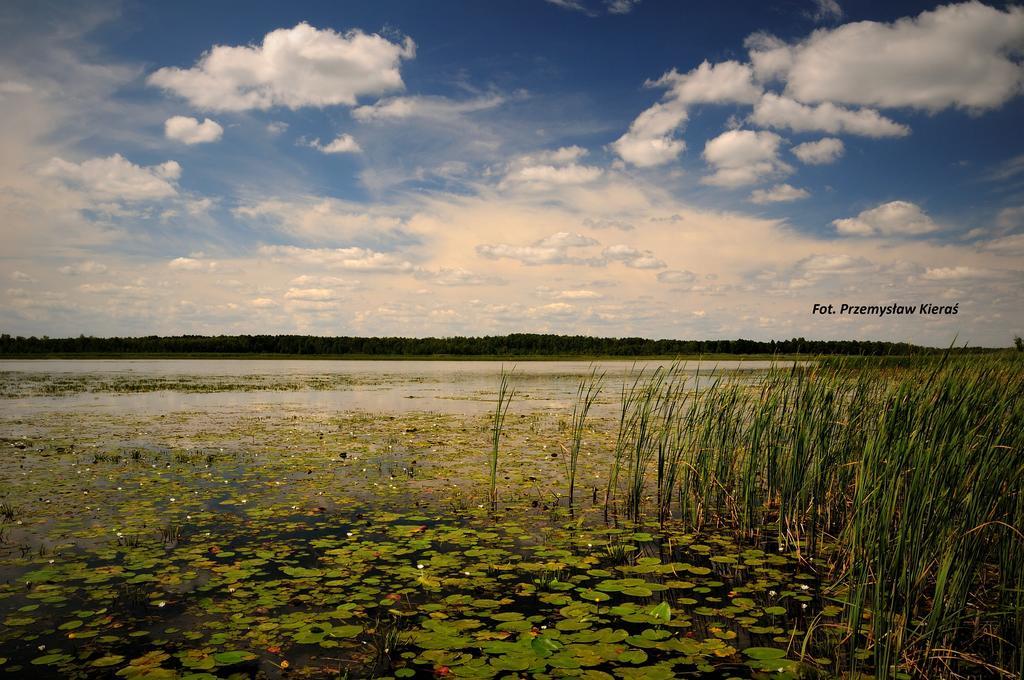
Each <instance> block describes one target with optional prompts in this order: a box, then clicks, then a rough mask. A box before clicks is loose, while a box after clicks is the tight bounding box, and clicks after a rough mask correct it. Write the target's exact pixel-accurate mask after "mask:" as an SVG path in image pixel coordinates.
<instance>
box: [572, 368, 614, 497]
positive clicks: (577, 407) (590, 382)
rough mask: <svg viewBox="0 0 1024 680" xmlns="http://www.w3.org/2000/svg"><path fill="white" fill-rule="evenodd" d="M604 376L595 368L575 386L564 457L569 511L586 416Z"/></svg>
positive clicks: (598, 393)
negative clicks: (567, 444) (568, 441)
mask: <svg viewBox="0 0 1024 680" xmlns="http://www.w3.org/2000/svg"><path fill="white" fill-rule="evenodd" d="M604 376H605V374H604V373H603V372H602V373H600V374H598V372H597V369H596V368H592V369H591V370H590V375H589V376H587V377H585V378H581V379H580V381H579V383H578V384H577V386H576V401H575V402H574V403H573V407H572V421H571V423H570V426H569V436H570V443H569V448H568V452H567V453H568V455H567V456H566V459H565V461H566V476H567V477H568V480H569V511H570V512H572V511H573V507H574V506H573V503H574V501H575V498H576V472H577V470H578V469H579V459H580V452H581V451H582V449H583V434H584V431H585V428H586V424H587V415H588V414H589V413H590V409H591V407H592V406H593V405H594V402H596V401H597V398H598V397H599V396H600V395H601V390H602V389H603V388H604Z"/></svg>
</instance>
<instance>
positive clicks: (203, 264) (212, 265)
mask: <svg viewBox="0 0 1024 680" xmlns="http://www.w3.org/2000/svg"><path fill="white" fill-rule="evenodd" d="M167 266H168V267H170V268H171V269H176V270H178V271H183V272H212V271H216V270H217V269H218V267H219V265H218V264H217V263H216V262H214V261H212V260H204V259H202V258H200V257H176V258H174V259H173V260H171V261H170V262H168V263H167Z"/></svg>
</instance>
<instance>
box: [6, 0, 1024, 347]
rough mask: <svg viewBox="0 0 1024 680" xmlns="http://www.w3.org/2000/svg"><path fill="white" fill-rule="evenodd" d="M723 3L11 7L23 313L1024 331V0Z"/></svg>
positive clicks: (763, 332)
mask: <svg viewBox="0 0 1024 680" xmlns="http://www.w3.org/2000/svg"><path fill="white" fill-rule="evenodd" d="M700 5H701V6H698V4H697V3H678V2H657V1H655V0H641V1H639V2H628V1H626V0H617V1H612V0H609V1H604V0H578V1H577V0H557V1H555V0H514V1H513V0H509V1H507V2H444V3H415V2H381V1H376V2H345V3H337V2H324V3H288V4H283V3H247V4H246V6H245V10H244V11H240V10H239V6H237V5H233V4H231V3H189V2H182V3H81V4H79V5H76V4H74V3H67V2H61V3H18V2H15V3H7V4H6V5H5V7H4V8H3V9H2V10H0V33H2V34H3V35H4V36H5V40H4V41H2V46H0V115H2V116H3V118H4V120H5V121H6V123H5V125H4V129H3V131H0V150H2V152H3V153H2V156H0V230H2V232H3V234H2V235H3V237H4V241H5V242H6V243H7V247H6V248H4V252H3V254H2V255H0V279H2V281H0V329H2V330H3V331H4V332H9V333H16V334H50V335H65V334H78V333H91V334H101V335H113V334H131V335H138V334H148V333H221V332H223V333H235V332H302V333H316V334H360V335H373V334H400V335H419V336H422V335H452V334H471V335H479V334H487V333H504V332H510V331H537V332H565V333H588V334H597V335H611V336H619V335H643V336H649V337H686V338H690V337H696V338H719V337H752V338H763V339H768V338H784V337H793V336H805V337H813V338H847V337H855V338H878V339H893V340H908V341H912V342H921V343H928V344H939V345H941V344H947V343H948V342H950V341H951V340H952V339H953V337H958V338H959V340H960V341H961V342H970V343H973V344H984V345H1005V344H1008V343H1009V342H1010V341H1011V340H1012V337H1013V335H1014V334H1016V333H1021V332H1024V328H1022V319H1024V306H1022V302H1021V300H1022V296H1021V292H1022V288H1024V286H1022V284H1024V276H1022V272H1024V143H1022V142H1021V135H1020V133H1019V131H1018V128H1019V121H1020V120H1021V119H1022V118H1024V116H1022V113H1024V97H1021V91H1022V83H1024V67H1022V61H1021V60H1022V56H1024V10H1022V9H1021V8H1020V7H1018V6H1014V5H1012V4H1005V3H992V4H982V3H977V2H968V3H958V4H949V5H939V4H934V3H897V2H886V3H869V2H859V3H854V2H842V3H837V2H834V1H833V0H791V1H789V2H778V3H759V2H733V3H725V2H723V3H701V4H700ZM703 5H707V6H703ZM893 301H896V302H901V303H908V304H911V303H913V304H920V303H926V302H927V303H936V304H941V305H952V304H958V314H957V315H956V316H938V317H928V318H921V317H909V318H891V317H887V318H870V319H864V318H850V317H842V316H834V317H821V316H815V315H812V314H811V307H812V305H813V303H815V302H823V303H843V302H848V303H852V304H882V303H888V302H893Z"/></svg>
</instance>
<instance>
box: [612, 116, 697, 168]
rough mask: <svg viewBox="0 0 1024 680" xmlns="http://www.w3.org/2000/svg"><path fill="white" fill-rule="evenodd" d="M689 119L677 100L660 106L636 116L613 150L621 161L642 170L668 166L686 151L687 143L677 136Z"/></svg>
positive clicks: (615, 142)
mask: <svg viewBox="0 0 1024 680" xmlns="http://www.w3.org/2000/svg"><path fill="white" fill-rule="evenodd" d="M687 117H688V114H687V112H686V106H685V105H683V104H681V103H679V102H677V101H674V100H673V101H669V102H659V103H657V104H655V105H654V106H652V107H651V108H649V109H647V110H646V111H644V112H642V113H641V114H640V115H639V116H637V117H636V120H634V121H633V122H632V123H630V125H629V130H627V131H626V133H625V134H624V135H622V136H621V137H619V138H618V139H617V140H615V141H614V142H612V144H611V148H612V150H613V151H614V152H615V153H616V154H618V156H619V158H621V159H622V160H624V161H626V162H627V163H630V164H632V165H635V166H637V167H640V168H649V167H653V166H656V165H663V164H665V163H668V162H669V161H672V160H675V159H676V157H677V156H679V154H681V153H682V152H683V151H684V150H685V149H686V142H684V141H683V140H681V139H678V138H677V137H675V136H674V135H675V132H676V130H677V129H678V128H680V127H682V125H683V124H684V123H685V122H686V119H687Z"/></svg>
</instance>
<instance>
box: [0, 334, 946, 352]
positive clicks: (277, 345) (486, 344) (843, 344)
mask: <svg viewBox="0 0 1024 680" xmlns="http://www.w3.org/2000/svg"><path fill="white" fill-rule="evenodd" d="M939 351H941V350H939V349H936V348H931V347H920V346H917V345H911V344H907V343H902V342H876V341H868V340H805V339H804V338H793V339H792V340H781V341H775V340H773V341H771V342H761V341H757V340H743V339H740V340H651V339H647V338H598V337H592V336H586V335H544V334H534V333H514V334H511V335H494V336H484V337H477V338H470V337H451V338H359V337H347V336H340V337H321V336H313V335H217V336H203V335H181V336H173V337H160V336H155V335H154V336H147V337H139V338H96V337H89V336H84V335H83V336H79V337H77V338H50V337H46V336H43V337H40V338H37V337H27V338H26V337H21V336H11V335H8V334H3V335H0V356H2V355H21V356H26V355H67V354H190V355H204V354H206V355H209V354H232V355H240V354H262V355H273V354H280V355H304V356H317V355H324V356H345V355H352V356H392V357H394V356H402V357H425V356H493V357H505V356H508V357H543V356H584V357H586V356H613V357H619V356H621V357H631V356H676V355H699V354H810V355H840V354H845V355H861V356H888V355H909V354H931V353H935V352H939Z"/></svg>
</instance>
